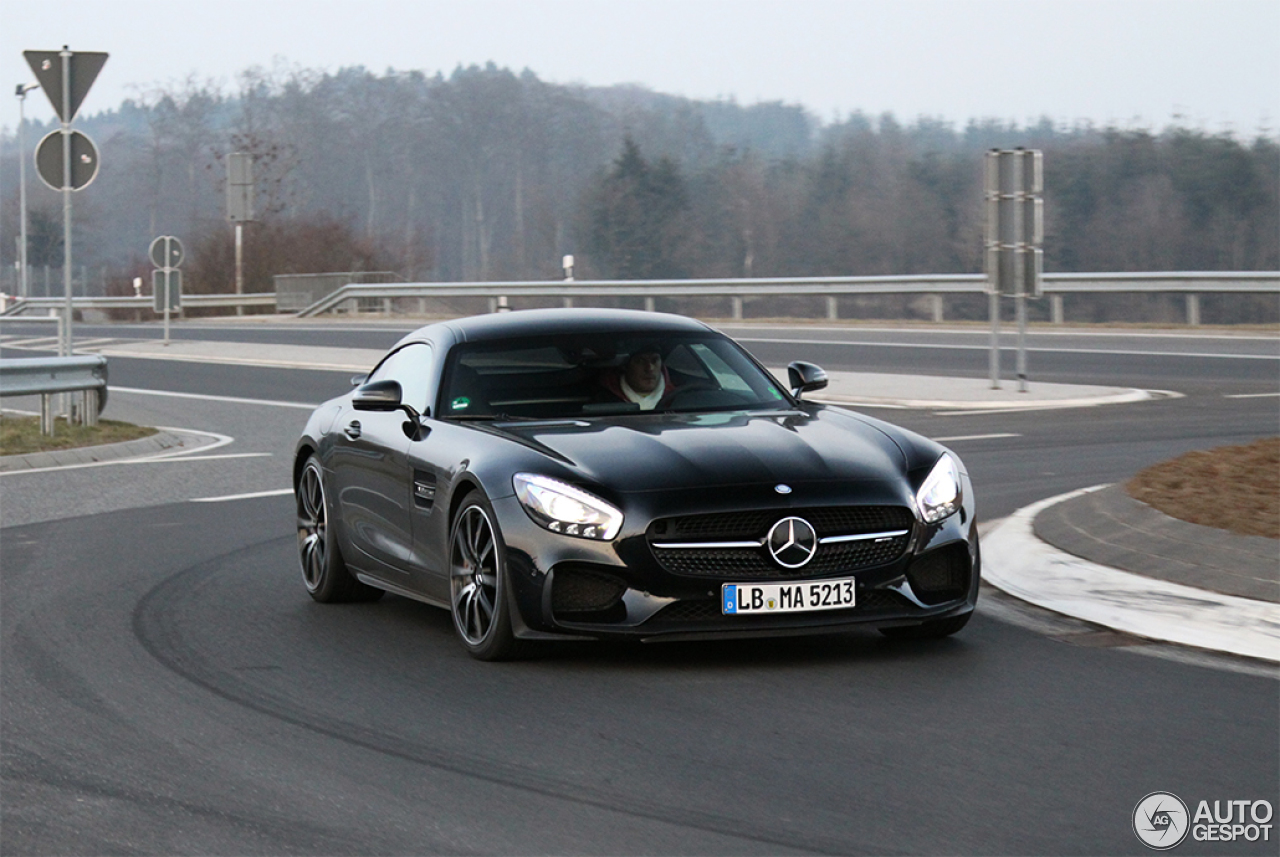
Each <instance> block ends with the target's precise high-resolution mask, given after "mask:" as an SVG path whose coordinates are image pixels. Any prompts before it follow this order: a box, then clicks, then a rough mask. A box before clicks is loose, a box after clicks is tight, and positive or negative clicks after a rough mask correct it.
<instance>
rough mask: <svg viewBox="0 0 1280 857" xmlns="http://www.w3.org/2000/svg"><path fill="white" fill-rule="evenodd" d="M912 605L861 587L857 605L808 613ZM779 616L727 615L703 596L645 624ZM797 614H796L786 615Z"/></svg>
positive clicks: (870, 610)
mask: <svg viewBox="0 0 1280 857" xmlns="http://www.w3.org/2000/svg"><path fill="white" fill-rule="evenodd" d="M912 607H913V605H912V604H911V603H910V602H909V601H907V600H906V599H905V598H903V597H902V596H901V595H898V594H897V593H896V592H889V591H887V590H883V589H859V590H858V600H857V604H856V606H854V607H852V608H849V609H847V610H821V611H813V612H811V613H808V614H805V615H809V616H813V617H822V616H842V615H851V616H861V615H863V614H872V613H887V612H893V611H898V610H904V609H912ZM778 615H781V614H774V615H772V616H769V615H765V616H725V615H724V614H723V613H722V612H721V608H720V602H719V601H717V600H713V599H709V598H701V599H696V600H689V601H674V602H672V603H671V604H668V605H667V606H666V607H663V608H662V609H661V610H659V611H658V612H657V613H655V614H654V615H653V616H652V617H650V618H649V619H648V621H646V622H645V623H644V624H645V625H646V626H653V625H685V624H699V623H712V622H715V623H718V622H721V621H723V622H724V624H726V625H732V624H733V623H737V624H741V623H743V622H744V621H745V622H752V621H759V620H761V619H769V618H777V617H778ZM786 615H796V614H786Z"/></svg>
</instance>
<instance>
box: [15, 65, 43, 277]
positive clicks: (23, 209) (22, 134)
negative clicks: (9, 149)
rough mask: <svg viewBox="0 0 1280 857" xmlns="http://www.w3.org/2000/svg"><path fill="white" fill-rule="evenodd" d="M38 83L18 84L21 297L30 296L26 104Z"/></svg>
mask: <svg viewBox="0 0 1280 857" xmlns="http://www.w3.org/2000/svg"><path fill="white" fill-rule="evenodd" d="M39 88H40V84H38V83H20V84H18V209H19V214H18V223H19V226H18V232H19V233H20V234H21V238H20V240H19V243H18V265H19V266H20V273H19V275H18V295H19V296H20V297H22V298H23V299H26V298H29V297H31V285H30V282H29V278H30V276H31V272H30V271H29V270H28V268H27V137H26V125H27V118H26V111H25V108H26V104H27V93H28V92H30V91H31V90H33V89H39Z"/></svg>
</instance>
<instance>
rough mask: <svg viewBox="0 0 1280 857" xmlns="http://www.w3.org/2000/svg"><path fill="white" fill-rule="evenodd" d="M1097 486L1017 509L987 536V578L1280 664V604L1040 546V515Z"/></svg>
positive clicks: (1153, 631) (1010, 589)
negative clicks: (1037, 532)
mask: <svg viewBox="0 0 1280 857" xmlns="http://www.w3.org/2000/svg"><path fill="white" fill-rule="evenodd" d="M1105 487H1107V486H1105V485H1095V486H1093V487H1091V488H1082V489H1080V490H1079V491H1071V492H1069V493H1067V494H1060V495H1058V496H1057V497H1050V498H1048V499H1047V500H1041V501H1040V502H1038V503H1033V504H1032V505H1030V506H1027V507H1025V508H1022V509H1019V510H1018V511H1016V512H1014V513H1013V514H1012V515H1010V516H1009V517H1007V518H1005V519H1004V520H1002V521H1001V522H999V523H998V524H996V525H995V526H994V527H992V528H991V530H990V531H989V532H988V533H987V534H986V535H985V536H984V537H983V542H982V547H983V551H982V553H983V557H982V559H983V562H982V577H983V579H984V580H985V581H986V582H987V583H990V584H991V585H992V586H995V587H996V588H997V589H1000V590H1003V591H1004V592H1006V593H1008V594H1009V595H1012V596H1014V597H1015V598H1020V599H1022V600H1023V601H1028V602H1030V603H1032V604H1035V605H1037V606H1039V607H1043V608H1045V609H1047V610H1052V611H1054V612H1055V613H1062V614H1065V615H1067V616H1073V617H1075V618H1077V619H1082V620H1084V621H1086V622H1093V623H1095V624H1098V625H1102V626H1104V627H1107V628H1113V629H1115V630H1117V631H1123V632H1125V633H1128V634H1133V635H1135V636H1139V637H1146V638H1148V639H1151V640H1159V641H1163V642H1168V643H1177V644H1179V645H1184V646H1195V647H1196V648H1201V649H1210V650H1213V651H1218V652H1227V653H1229V654H1234V655H1242V656H1244V657H1249V658H1257V659H1260V660H1264V661H1271V662H1280V604H1271V603H1269V602H1264V601H1255V600H1253V599H1249V598H1239V597H1236V596H1233V595H1223V594H1220V593H1217V592H1211V591H1209V590H1205V589H1196V588H1193V587H1190V586H1182V585H1180V584H1176V583H1169V582H1167V581H1164V580H1158V579H1156V578H1151V577H1143V576H1142V575H1137V574H1133V573H1130V572H1127V571H1120V570H1119V569H1114V568H1108V567H1106V566H1103V565H1098V564H1097V563H1093V562H1089V561H1088V560H1085V559H1081V558H1080V557H1077V556H1073V555H1071V554H1069V553H1066V552H1064V551H1061V550H1058V549H1057V548H1055V547H1053V546H1052V545H1049V544H1047V543H1046V542H1043V541H1041V540H1040V539H1039V538H1038V537H1037V536H1036V535H1035V532H1034V530H1033V528H1032V522H1033V521H1034V520H1035V517H1036V515H1038V514H1039V513H1040V512H1041V511H1043V510H1045V509H1047V508H1049V507H1050V506H1053V505H1055V504H1057V503H1061V502H1063V501H1065V500H1069V499H1071V498H1073V497H1078V496H1080V495H1081V494H1087V493H1089V492H1092V491H1097V490H1099V489H1102V488H1105Z"/></svg>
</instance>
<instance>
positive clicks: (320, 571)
mask: <svg viewBox="0 0 1280 857" xmlns="http://www.w3.org/2000/svg"><path fill="white" fill-rule="evenodd" d="M327 528H328V516H327V514H326V512H325V502H324V482H323V480H322V479H321V477H320V467H319V465H317V464H316V463H315V461H314V460H313V461H309V462H307V466H306V467H305V468H304V469H303V471H302V479H301V480H300V481H299V483H298V558H299V560H300V561H301V563H302V579H303V581H304V582H305V583H306V584H307V589H309V590H311V591H312V592H314V591H315V590H316V589H317V588H319V586H320V584H321V583H322V582H323V581H324V570H325V560H326V556H325V552H326V550H327V543H326V540H325V535H326V532H325V531H326V529H327Z"/></svg>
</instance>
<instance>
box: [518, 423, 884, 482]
mask: <svg viewBox="0 0 1280 857" xmlns="http://www.w3.org/2000/svg"><path fill="white" fill-rule="evenodd" d="M495 428H497V427H496V426H495ZM500 430H501V431H502V433H504V434H506V435H507V436H508V437H509V438H511V439H513V440H517V441H519V442H521V443H523V444H525V445H526V446H529V447H531V448H533V449H536V450H538V451H540V452H542V453H543V454H545V455H548V456H549V457H551V458H553V459H557V460H558V462H559V463H560V464H562V465H564V466H567V467H568V468H570V469H571V470H573V471H576V475H577V476H578V478H579V479H582V480H585V481H588V482H594V483H596V484H598V485H603V486H608V487H609V488H611V489H612V490H614V491H618V492H621V493H631V492H637V491H666V490H672V489H679V488H691V487H698V488H713V487H731V486H734V485H749V484H761V483H773V484H776V483H779V482H786V483H788V484H796V483H804V482H822V481H830V480H842V481H848V480H873V481H880V480H887V479H892V480H898V479H901V477H902V475H903V473H904V470H905V464H906V461H905V458H904V455H903V451H902V449H901V448H900V447H899V445H898V444H897V443H895V442H894V440H893V438H891V437H890V436H889V434H888V433H886V432H885V431H884V430H883V429H882V428H879V427H877V426H873V425H870V424H868V423H866V422H864V421H862V420H860V419H858V418H857V417H855V416H854V415H853V414H849V413H845V412H841V411H837V410H833V409H820V410H816V411H813V412H804V411H770V412H755V413H741V412H738V413H727V414H726V413H712V414H690V415H680V414H670V415H668V414H664V415H652V416H649V415H645V416H632V417H626V418H621V419H612V420H595V421H590V422H587V421H582V422H568V423H560V424H545V423H544V424H537V423H531V424H528V425H521V424H512V423H507V424H504V425H502V426H501V429H500ZM566 475H568V474H566Z"/></svg>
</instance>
